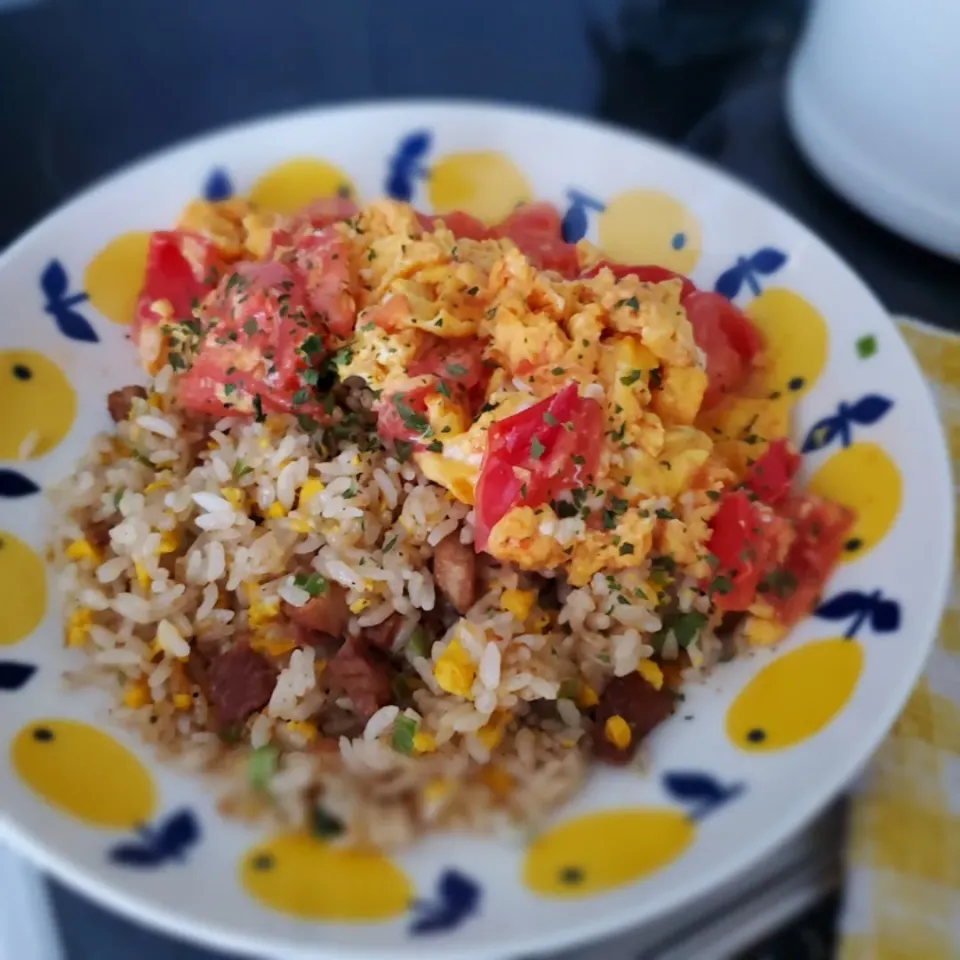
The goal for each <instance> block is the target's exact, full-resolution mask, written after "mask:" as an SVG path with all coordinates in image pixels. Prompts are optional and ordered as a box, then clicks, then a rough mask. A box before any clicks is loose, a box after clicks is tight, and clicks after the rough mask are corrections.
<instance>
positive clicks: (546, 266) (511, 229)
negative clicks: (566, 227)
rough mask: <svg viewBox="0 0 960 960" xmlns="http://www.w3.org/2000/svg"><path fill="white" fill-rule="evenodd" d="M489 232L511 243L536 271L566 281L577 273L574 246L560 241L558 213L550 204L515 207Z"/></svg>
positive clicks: (577, 266)
mask: <svg viewBox="0 0 960 960" xmlns="http://www.w3.org/2000/svg"><path fill="white" fill-rule="evenodd" d="M493 232H494V235H495V236H498V237H508V238H509V239H510V240H512V241H513V242H514V243H515V244H516V245H517V246H518V247H519V248H520V251H521V252H522V253H523V255H524V256H525V257H526V258H527V259H528V260H529V261H530V262H531V263H532V264H533V265H534V266H535V267H537V268H538V269H540V270H555V271H556V272H557V273H559V274H560V275H561V276H563V277H566V278H567V279H572V278H573V277H576V276H577V275H578V274H579V273H580V258H579V256H578V255H577V246H576V244H574V243H566V242H565V241H564V239H563V234H562V233H561V221H560V214H559V213H558V212H557V209H556V207H554V206H553V204H550V203H528V204H525V205H524V206H522V207H518V208H517V209H516V210H514V211H513V213H511V214H510V216H509V217H507V218H506V220H504V221H503V222H502V223H500V224H498V225H497V226H496V227H494V228H493Z"/></svg>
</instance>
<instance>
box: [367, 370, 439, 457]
mask: <svg viewBox="0 0 960 960" xmlns="http://www.w3.org/2000/svg"><path fill="white" fill-rule="evenodd" d="M436 391H437V381H435V380H431V381H430V383H427V384H424V385H422V386H419V387H414V388H413V389H412V390H407V391H404V392H400V391H397V392H394V393H391V394H390V395H389V396H384V397H383V398H382V399H381V400H380V402H379V403H378V404H377V433H378V434H379V435H380V439H381V440H382V441H383V442H384V443H385V444H390V443H393V442H395V441H397V440H402V441H405V442H407V443H415V444H418V445H419V444H421V443H422V442H423V440H424V435H425V434H426V432H427V428H428V426H429V424H428V423H427V417H426V413H427V397H428V396H430V394H431V393H436Z"/></svg>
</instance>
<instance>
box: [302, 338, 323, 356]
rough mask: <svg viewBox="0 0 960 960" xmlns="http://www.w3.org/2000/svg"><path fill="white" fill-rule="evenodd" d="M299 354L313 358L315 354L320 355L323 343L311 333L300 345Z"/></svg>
mask: <svg viewBox="0 0 960 960" xmlns="http://www.w3.org/2000/svg"><path fill="white" fill-rule="evenodd" d="M300 352H301V353H304V354H306V355H307V356H308V357H310V356H313V355H314V354H315V353H322V352H323V341H322V340H321V339H320V338H319V337H318V336H317V335H316V334H315V333H311V334H310V336H309V337H307V338H306V339H305V340H304V341H303V343H301V344H300Z"/></svg>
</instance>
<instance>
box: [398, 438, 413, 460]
mask: <svg viewBox="0 0 960 960" xmlns="http://www.w3.org/2000/svg"><path fill="white" fill-rule="evenodd" d="M393 448H394V450H395V451H396V454H397V459H398V460H399V461H400V462H401V463H406V462H407V461H408V460H409V459H410V454H411V453H413V444H412V443H410V441H409V440H394V442H393Z"/></svg>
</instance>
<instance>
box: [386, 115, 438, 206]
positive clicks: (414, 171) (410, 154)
mask: <svg viewBox="0 0 960 960" xmlns="http://www.w3.org/2000/svg"><path fill="white" fill-rule="evenodd" d="M432 141H433V137H432V135H431V133H430V131H429V130H417V131H415V132H413V133H408V134H407V136H405V137H404V138H403V139H402V140H401V141H400V143H399V144H398V146H397V150H396V153H394V154H393V155H392V156H391V157H390V158H389V159H388V160H387V180H386V183H385V184H384V191H385V192H386V194H387V196H388V197H393V199H394V200H403V201H405V202H406V203H410V201H412V200H413V194H414V192H415V190H416V182H417V180H422V179H423V178H424V177H425V176H426V175H427V172H426V169H425V167H424V165H423V162H424V160H426V157H427V153H428V152H429V151H430V146H431V143H432Z"/></svg>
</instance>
